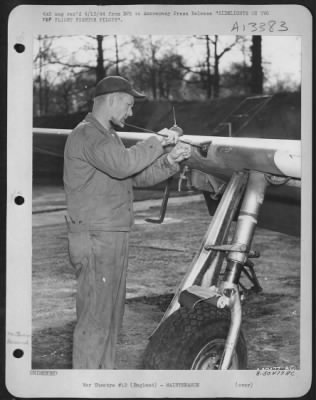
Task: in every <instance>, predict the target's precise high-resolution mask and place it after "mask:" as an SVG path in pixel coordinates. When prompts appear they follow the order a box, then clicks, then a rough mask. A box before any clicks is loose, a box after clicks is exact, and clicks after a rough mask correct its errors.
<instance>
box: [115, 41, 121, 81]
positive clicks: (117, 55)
mask: <svg viewBox="0 0 316 400" xmlns="http://www.w3.org/2000/svg"><path fill="white" fill-rule="evenodd" d="M114 40H115V71H116V75H120V69H119V62H120V61H119V51H118V43H117V35H114Z"/></svg>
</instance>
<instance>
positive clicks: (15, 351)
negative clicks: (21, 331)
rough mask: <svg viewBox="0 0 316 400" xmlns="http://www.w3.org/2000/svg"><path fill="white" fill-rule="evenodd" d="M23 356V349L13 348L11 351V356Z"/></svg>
mask: <svg viewBox="0 0 316 400" xmlns="http://www.w3.org/2000/svg"><path fill="white" fill-rule="evenodd" d="M23 356H24V351H23V350H21V349H15V350H14V352H13V357H15V358H22V357H23Z"/></svg>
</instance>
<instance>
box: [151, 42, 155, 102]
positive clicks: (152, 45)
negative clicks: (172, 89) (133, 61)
mask: <svg viewBox="0 0 316 400" xmlns="http://www.w3.org/2000/svg"><path fill="white" fill-rule="evenodd" d="M150 46H151V71H150V73H151V90H152V94H153V98H154V99H156V98H157V76H156V63H157V60H156V49H155V46H154V44H153V42H152V39H151V37H150Z"/></svg>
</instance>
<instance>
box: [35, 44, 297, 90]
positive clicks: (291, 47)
mask: <svg viewBox="0 0 316 400" xmlns="http://www.w3.org/2000/svg"><path fill="white" fill-rule="evenodd" d="M153 38H154V39H157V40H158V39H159V40H162V41H163V43H164V45H163V46H161V51H163V50H164V49H165V48H166V46H168V43H174V42H175V41H176V42H177V43H178V45H177V46H176V49H177V52H178V53H179V54H182V55H183V56H184V58H185V59H186V60H187V61H188V63H189V64H191V65H192V64H194V63H195V62H196V61H197V60H203V58H204V57H205V42H204V41H198V40H196V39H189V40H187V39H186V37H181V36H171V37H168V36H160V37H158V36H155V37H153ZM248 38H249V39H250V38H251V37H250V36H249V37H248ZM234 39H235V37H234V36H220V45H219V51H220V50H221V49H222V48H223V47H224V46H225V45H229V44H231V43H232V42H233V41H234ZM86 40H87V39H86V37H83V36H70V37H69V36H68V37H61V38H59V39H58V40H56V44H55V46H56V49H57V50H58V52H59V54H60V55H64V56H65V57H66V58H67V57H69V54H71V53H73V54H74V57H77V58H78V59H80V61H81V62H82V61H85V60H86V61H87V62H89V61H90V59H89V57H91V53H89V52H88V51H87V50H86V49H83V50H80V48H82V46H83V43H84V42H85V41H86ZM88 40H89V39H88ZM90 40H91V39H90ZM129 40H130V37H128V36H119V37H118V43H119V49H120V55H121V56H123V57H125V58H126V59H129V60H130V61H132V60H133V53H132V52H131V48H130V47H129V46H128V45H126V44H124V43H126V42H128V41H129ZM93 42H95V41H93ZM104 44H105V48H106V51H105V54H108V55H109V57H111V58H112V59H114V38H113V37H108V38H106V40H105V43H104ZM36 50H37V41H36V40H35V41H34V52H35V53H36ZM248 53H249V52H248ZM244 58H245V60H246V61H247V62H248V64H249V61H250V60H249V54H248V55H246V56H243V55H242V52H241V51H240V47H234V48H233V49H232V50H231V51H229V52H227V53H226V54H225V55H224V56H223V58H222V59H221V62H220V72H223V71H225V70H228V69H229V67H230V64H231V63H232V62H243V60H244ZM262 59H263V67H264V70H265V74H266V78H268V82H267V84H268V86H269V85H273V84H275V83H276V82H277V81H278V80H285V81H289V82H292V83H293V84H295V85H297V84H300V81H301V39H300V37H297V36H263V37H262Z"/></svg>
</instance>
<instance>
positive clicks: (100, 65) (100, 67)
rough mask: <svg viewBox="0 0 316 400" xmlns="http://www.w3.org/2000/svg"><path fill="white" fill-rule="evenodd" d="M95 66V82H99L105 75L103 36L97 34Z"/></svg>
mask: <svg viewBox="0 0 316 400" xmlns="http://www.w3.org/2000/svg"><path fill="white" fill-rule="evenodd" d="M97 43H98V48H97V52H98V53H97V68H96V82H99V81H100V80H101V79H103V78H104V77H105V68H104V57H103V36H102V35H97Z"/></svg>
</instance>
